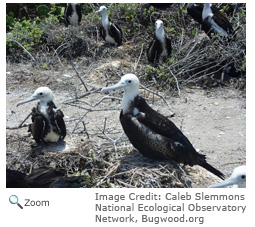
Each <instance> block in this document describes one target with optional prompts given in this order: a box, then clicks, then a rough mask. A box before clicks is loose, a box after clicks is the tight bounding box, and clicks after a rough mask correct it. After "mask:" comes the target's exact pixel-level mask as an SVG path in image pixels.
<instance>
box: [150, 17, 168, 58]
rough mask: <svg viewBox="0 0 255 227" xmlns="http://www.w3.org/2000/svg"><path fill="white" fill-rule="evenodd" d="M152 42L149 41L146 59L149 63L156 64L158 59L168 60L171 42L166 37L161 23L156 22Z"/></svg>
mask: <svg viewBox="0 0 255 227" xmlns="http://www.w3.org/2000/svg"><path fill="white" fill-rule="evenodd" d="M155 26H156V30H155V36H154V40H152V41H151V43H150V45H149V48H148V51H147V57H148V61H149V62H150V63H155V62H158V60H159V59H160V58H164V59H166V58H168V57H169V56H170V55H171V52H172V46H171V40H170V39H169V38H168V37H166V35H165V31H164V25H163V21H161V20H157V21H156V23H155Z"/></svg>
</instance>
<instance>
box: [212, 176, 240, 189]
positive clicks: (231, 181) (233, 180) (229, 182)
mask: <svg viewBox="0 0 255 227" xmlns="http://www.w3.org/2000/svg"><path fill="white" fill-rule="evenodd" d="M234 184H238V181H237V179H236V178H232V177H229V178H228V179H226V180H224V181H222V182H220V183H218V184H213V185H211V186H209V188H224V187H226V186H230V185H234Z"/></svg>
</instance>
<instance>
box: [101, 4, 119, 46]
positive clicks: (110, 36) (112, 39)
mask: <svg viewBox="0 0 255 227" xmlns="http://www.w3.org/2000/svg"><path fill="white" fill-rule="evenodd" d="M96 13H101V14H102V25H101V27H100V35H101V36H102V38H103V39H104V40H105V41H106V42H108V43H110V44H114V45H115V46H119V45H121V44H122V30H121V29H120V27H119V26H118V25H117V24H115V23H113V22H111V21H110V20H109V19H108V15H107V8H106V7H105V6H100V8H99V10H98V11H96Z"/></svg>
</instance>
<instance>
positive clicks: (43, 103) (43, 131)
mask: <svg viewBox="0 0 255 227" xmlns="http://www.w3.org/2000/svg"><path fill="white" fill-rule="evenodd" d="M34 100H39V102H38V104H37V106H36V107H34V108H32V124H31V125H30V126H29V131H30V132H31V133H32V135H33V137H34V139H35V141H36V143H37V144H41V143H42V142H58V141H60V140H63V139H64V138H65V136H66V126H65V122H64V114H63V112H62V111H61V110H60V109H57V107H56V106H55V104H54V102H53V93H52V91H51V90H50V89H49V88H48V87H40V88H38V89H36V90H35V92H34V94H33V95H32V96H31V97H29V98H27V99H25V100H23V101H20V102H18V104H17V106H19V105H22V104H25V103H28V102H32V101H34Z"/></svg>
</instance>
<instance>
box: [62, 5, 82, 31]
mask: <svg viewBox="0 0 255 227" xmlns="http://www.w3.org/2000/svg"><path fill="white" fill-rule="evenodd" d="M64 16H65V25H66V27H67V26H68V25H73V26H76V25H79V24H80V22H81V17H82V14H81V6H80V5H79V4H77V3H67V4H66V8H65V12H64Z"/></svg>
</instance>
